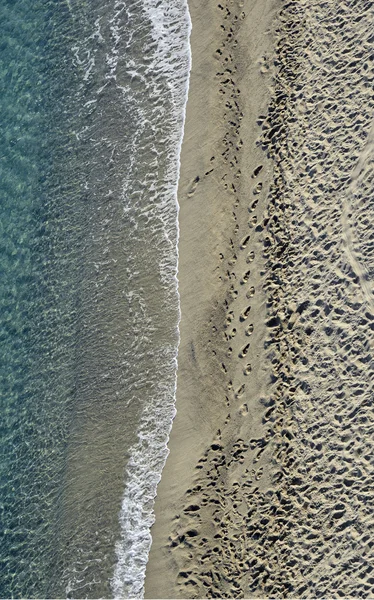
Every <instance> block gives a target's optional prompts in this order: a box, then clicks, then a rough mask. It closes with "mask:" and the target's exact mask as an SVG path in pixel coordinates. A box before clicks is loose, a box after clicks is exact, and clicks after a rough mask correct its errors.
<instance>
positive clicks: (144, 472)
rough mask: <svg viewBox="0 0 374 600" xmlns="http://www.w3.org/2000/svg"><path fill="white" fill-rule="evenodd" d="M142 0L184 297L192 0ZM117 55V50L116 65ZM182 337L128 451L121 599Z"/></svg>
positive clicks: (148, 497) (160, 445)
mask: <svg viewBox="0 0 374 600" xmlns="http://www.w3.org/2000/svg"><path fill="white" fill-rule="evenodd" d="M142 3H143V10H144V14H145V16H146V17H147V18H148V20H149V21H150V23H151V24H152V37H153V42H154V44H153V46H152V60H151V61H150V63H149V64H148V66H146V67H145V68H143V69H139V67H138V66H136V65H134V64H131V66H130V65H129V67H130V68H129V71H131V74H132V73H136V75H137V76H138V77H144V79H145V80H147V81H149V82H150V83H149V85H151V86H153V89H152V90H151V92H150V93H151V94H152V93H154V94H155V96H156V95H157V92H158V90H157V87H158V79H159V78H160V79H161V78H162V80H163V81H165V78H167V82H168V88H169V92H170V97H171V100H172V106H173V111H174V114H173V115H172V116H173V118H174V121H175V129H174V132H172V133H171V134H170V136H169V139H167V140H166V141H165V143H167V144H168V145H169V147H170V155H169V157H170V158H169V164H168V168H167V174H166V177H165V180H166V181H165V184H164V189H163V190H162V193H160V192H159V193H158V194H157V191H156V190H154V191H153V187H151V186H150V190H151V192H152V193H151V197H152V202H153V206H154V207H155V209H157V216H158V218H159V219H160V220H161V221H162V222H163V223H164V225H163V238H164V242H165V243H166V244H167V245H168V246H170V252H165V259H164V264H162V265H161V266H160V276H161V279H162V280H163V281H164V282H165V283H166V284H167V286H168V287H169V288H170V289H172V291H173V293H174V294H175V295H176V296H177V298H178V302H179V294H178V282H177V266H178V247H177V242H178V238H179V229H178V212H179V207H178V201H177V187H178V180H179V172H180V152H181V145H182V137H183V129H184V123H185V110H186V102H187V95H188V85H189V71H190V67H191V52H190V45H189V37H190V32H191V20H190V15H189V11H188V6H187V2H186V0H161V1H160V2H158V3H157V4H155V2H154V0H142ZM150 52H151V49H150ZM116 58H117V56H115V54H112V59H113V62H112V64H111V66H112V67H114V63H115V62H116V60H115V59H116ZM112 73H113V71H112ZM113 74H114V73H113ZM156 160H157V159H156ZM171 204H172V205H174V209H175V210H174V211H172V212H173V214H174V217H173V218H174V219H175V221H174V223H172V224H171V225H172V228H174V229H175V235H172V234H171V233H170V226H171V225H170V214H169V213H170V211H169V212H168V210H167V207H168V206H170V205H171ZM147 208H148V206H147ZM124 209H125V210H126V207H124ZM143 211H144V209H143ZM143 214H144V212H143ZM171 255H172V256H173V257H174V259H173V260H171V258H170V256H171ZM179 318H180V313H179ZM178 342H179V331H178V332H176V343H175V345H172V346H169V347H168V348H164V350H163V355H162V356H160V361H161V364H163V365H165V367H166V369H169V372H168V373H167V374H166V376H165V381H164V382H161V383H159V386H158V389H157V390H156V391H155V394H154V397H153V402H152V403H151V404H150V405H149V406H147V407H146V408H145V410H144V413H143V416H142V419H141V423H140V426H139V428H138V441H137V443H136V444H135V445H134V446H133V447H132V448H131V449H130V455H131V459H130V460H129V463H128V467H127V482H126V489H125V492H124V496H123V501H122V509H121V513H120V526H121V532H122V535H121V539H120V540H119V541H118V543H117V545H116V555H117V563H116V566H115V570H114V574H113V579H112V582H111V584H112V590H113V595H114V597H115V598H142V597H143V594H144V579H145V570H146V565H147V561H148V554H149V550H150V546H151V541H152V538H151V533H150V528H151V526H152V524H153V522H154V512H153V507H154V499H155V496H156V490H157V484H158V483H159V481H160V478H161V472H162V469H163V466H164V464H165V461H166V457H167V455H168V452H169V451H168V448H167V443H168V438H169V434H170V429H171V425H172V421H173V419H174V416H175V392H176V369H177V357H176V354H177V344H178Z"/></svg>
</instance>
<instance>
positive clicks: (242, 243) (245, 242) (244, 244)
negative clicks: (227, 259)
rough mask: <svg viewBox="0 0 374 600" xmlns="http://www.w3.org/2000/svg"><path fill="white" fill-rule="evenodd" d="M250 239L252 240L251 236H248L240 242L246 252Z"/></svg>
mask: <svg viewBox="0 0 374 600" xmlns="http://www.w3.org/2000/svg"><path fill="white" fill-rule="evenodd" d="M250 239H251V236H250V235H246V236H245V238H243V239H242V241H241V242H240V248H241V249H242V250H244V248H246V247H247V244H248V242H249V240H250Z"/></svg>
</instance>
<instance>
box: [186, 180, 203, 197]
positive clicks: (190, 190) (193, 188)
mask: <svg viewBox="0 0 374 600" xmlns="http://www.w3.org/2000/svg"><path fill="white" fill-rule="evenodd" d="M199 181H200V177H199V176H198V175H197V176H196V177H195V179H194V180H193V182H192V183H191V185H190V189H189V190H188V193H187V196H188V197H189V198H190V197H191V196H193V195H194V193H195V191H196V188H197V184H198V183H199Z"/></svg>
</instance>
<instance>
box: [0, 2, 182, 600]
mask: <svg viewBox="0 0 374 600" xmlns="http://www.w3.org/2000/svg"><path fill="white" fill-rule="evenodd" d="M153 4H154V3H151V2H147V1H146V0H142V1H139V2H137V1H134V2H131V3H130V2H119V1H114V0H113V1H109V2H102V1H99V0H92V2H90V3H89V4H88V3H86V2H84V1H79V0H75V1H74V0H70V1H66V2H64V1H61V2H57V1H47V0H36V1H35V0H34V1H33V2H31V0H17V2H12V1H9V0H8V1H5V0H1V1H0V28H1V30H2V31H1V35H0V40H1V45H0V48H1V53H0V61H1V62H0V85H1V103H0V118H1V125H2V128H1V131H0V211H1V218H0V246H1V251H0V269H1V278H0V339H1V344H0V395H1V396H0V397H1V425H0V427H1V437H0V536H1V537H0V548H1V549H0V597H4V598H5V597H18V598H19V597H28V598H46V597H66V596H67V597H80V598H83V597H90V598H96V597H111V596H113V595H115V596H116V597H119V596H122V597H128V596H131V597H132V596H133V595H134V594H136V595H139V594H140V595H141V588H142V577H143V571H144V566H145V563H146V559H147V552H148V547H149V525H150V523H151V520H152V517H151V516H150V515H151V512H152V498H153V496H154V493H155V485H156V483H157V480H158V477H159V473H160V470H161V468H162V464H163V461H164V459H165V452H166V450H165V446H166V440H167V436H168V432H169V429H170V423H171V419H172V416H173V410H174V408H173V405H174V387H175V366H176V362H175V361H176V347H177V343H178V319H179V303H178V295H177V289H176V279H175V276H176V267H177V253H176V243H177V235H178V232H177V225H176V218H177V204H176V197H175V193H176V192H175V190H176V182H177V177H178V168H179V163H178V156H179V154H178V153H179V144H180V138H181V134H182V128H183V120H184V105H185V101H186V92H187V78H188V68H189V49H188V27H189V24H188V19H187V13H186V7H185V5H184V2H179V1H178V2H177V1H176V2H172V1H167V0H165V1H163V2H161V3H157V6H156V5H154V6H152V5H153ZM148 455H149V457H150V458H149V460H148V462H147V469H146V470H144V465H143V463H142V460H143V459H144V458H147V456H148ZM139 457H142V460H140V458H139ZM150 482H151V483H150ZM135 505H136V507H137V509H139V507H140V513H139V514H137V515H135V514H134V512H133V511H134V506H135ZM139 540H140V542H139Z"/></svg>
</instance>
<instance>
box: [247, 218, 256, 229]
mask: <svg viewBox="0 0 374 600" xmlns="http://www.w3.org/2000/svg"><path fill="white" fill-rule="evenodd" d="M256 223H257V215H253V217H251V218H250V219H249V220H248V227H254V226H255V225H256Z"/></svg>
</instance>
